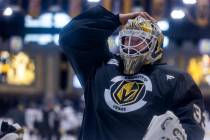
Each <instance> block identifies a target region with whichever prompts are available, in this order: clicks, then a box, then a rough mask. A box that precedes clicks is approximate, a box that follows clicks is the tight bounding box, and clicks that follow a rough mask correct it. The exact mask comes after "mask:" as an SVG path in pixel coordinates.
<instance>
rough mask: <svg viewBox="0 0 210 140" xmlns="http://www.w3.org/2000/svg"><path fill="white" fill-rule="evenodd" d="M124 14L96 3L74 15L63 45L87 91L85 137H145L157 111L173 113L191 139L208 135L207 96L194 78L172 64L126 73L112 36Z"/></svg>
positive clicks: (100, 139) (62, 37)
mask: <svg viewBox="0 0 210 140" xmlns="http://www.w3.org/2000/svg"><path fill="white" fill-rule="evenodd" d="M119 26H120V21H119V16H118V15H114V14H112V13H111V12H109V11H107V10H106V9H104V8H103V7H101V6H96V7H94V8H91V9H89V10H87V11H86V12H84V13H82V14H81V15H79V16H77V17H75V18H74V19H72V21H71V22H69V23H68V24H67V25H66V26H65V27H64V28H63V30H62V31H61V33H60V45H61V47H62V49H63V51H64V53H65V54H66V56H67V57H68V58H69V60H70V63H71V65H72V67H73V69H74V71H75V72H76V74H77V76H78V78H79V80H80V82H81V85H82V87H83V89H84V96H85V105H86V108H85V111H84V117H83V122H82V128H81V132H80V136H79V140H142V138H143V136H144V135H145V133H146V130H147V127H148V125H149V123H150V121H151V120H152V117H153V116H154V115H160V114H163V113H165V112H166V111H167V110H170V111H172V112H173V113H174V114H175V115H176V116H177V117H178V118H179V119H180V121H181V123H182V126H183V127H184V129H185V131H186V133H187V135H188V140H202V139H203V136H204V131H203V128H202V127H204V124H203V122H204V120H203V110H204V107H203V99H202V95H201V92H200V90H199V88H198V87H197V86H196V84H195V83H194V82H193V80H192V79H191V77H190V76H189V75H188V74H187V73H184V72H180V71H178V70H175V69H174V68H173V67H171V66H168V65H161V64H153V65H146V66H143V68H142V69H141V70H140V71H139V73H137V74H135V75H131V76H128V75H124V74H123V72H122V71H123V70H122V69H123V68H122V62H121V60H120V58H118V57H117V56H115V55H113V54H111V53H110V52H109V49H108V45H107V38H108V37H109V36H110V35H111V34H112V33H113V32H114V31H115V29H116V28H118V27H119Z"/></svg>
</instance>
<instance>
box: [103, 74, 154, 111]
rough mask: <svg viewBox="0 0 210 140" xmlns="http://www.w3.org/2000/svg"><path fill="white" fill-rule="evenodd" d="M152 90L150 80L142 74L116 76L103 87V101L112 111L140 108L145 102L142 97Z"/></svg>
mask: <svg viewBox="0 0 210 140" xmlns="http://www.w3.org/2000/svg"><path fill="white" fill-rule="evenodd" d="M148 91H152V83H151V80H150V79H149V78H148V77H147V76H146V75H143V74H138V75H135V76H116V77H114V78H113V79H112V80H111V82H110V87H109V88H108V89H105V94H104V97H105V101H106V103H107V105H108V106H109V107H110V108H111V109H112V110H114V111H117V112H120V113H127V112H131V111H135V110H137V109H139V108H142V107H143V106H144V105H145V104H146V103H147V102H146V101H144V97H145V95H146V94H147V92H148Z"/></svg>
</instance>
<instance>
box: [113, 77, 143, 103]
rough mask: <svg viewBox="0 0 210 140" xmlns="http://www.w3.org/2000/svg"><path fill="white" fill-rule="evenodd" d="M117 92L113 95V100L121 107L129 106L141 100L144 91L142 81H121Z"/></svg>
mask: <svg viewBox="0 0 210 140" xmlns="http://www.w3.org/2000/svg"><path fill="white" fill-rule="evenodd" d="M118 84H119V85H118V86H117V88H116V90H114V92H113V93H112V98H113V99H114V101H115V102H116V103H117V104H119V105H129V104H132V103H135V102H136V101H138V100H140V98H139V97H140V93H141V92H142V90H143V89H144V86H145V85H144V83H143V82H141V81H138V82H137V81H121V82H120V83H118Z"/></svg>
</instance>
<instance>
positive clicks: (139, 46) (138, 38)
mask: <svg viewBox="0 0 210 140" xmlns="http://www.w3.org/2000/svg"><path fill="white" fill-rule="evenodd" d="M119 42H120V57H121V58H122V60H123V63H124V73H125V74H128V75H132V74H136V73H137V72H138V71H139V70H140V69H141V67H142V66H143V65H146V64H152V63H154V62H156V61H158V60H160V59H161V58H162V54H163V50H162V48H161V46H162V44H163V34H162V32H161V30H160V28H159V27H158V25H157V23H155V22H152V21H150V20H146V19H144V18H142V17H140V16H138V17H136V18H135V19H131V20H128V22H127V23H126V25H125V26H124V28H123V29H122V30H121V31H120V33H119Z"/></svg>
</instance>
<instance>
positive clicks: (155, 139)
mask: <svg viewBox="0 0 210 140" xmlns="http://www.w3.org/2000/svg"><path fill="white" fill-rule="evenodd" d="M143 140H187V135H186V133H185V130H184V129H183V127H182V125H181V123H180V121H179V118H178V117H177V116H176V115H174V113H173V112H171V111H167V112H166V113H165V114H163V115H160V116H154V117H153V119H152V121H151V123H150V125H149V127H148V129H147V133H146V135H145V136H144V138H143Z"/></svg>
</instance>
